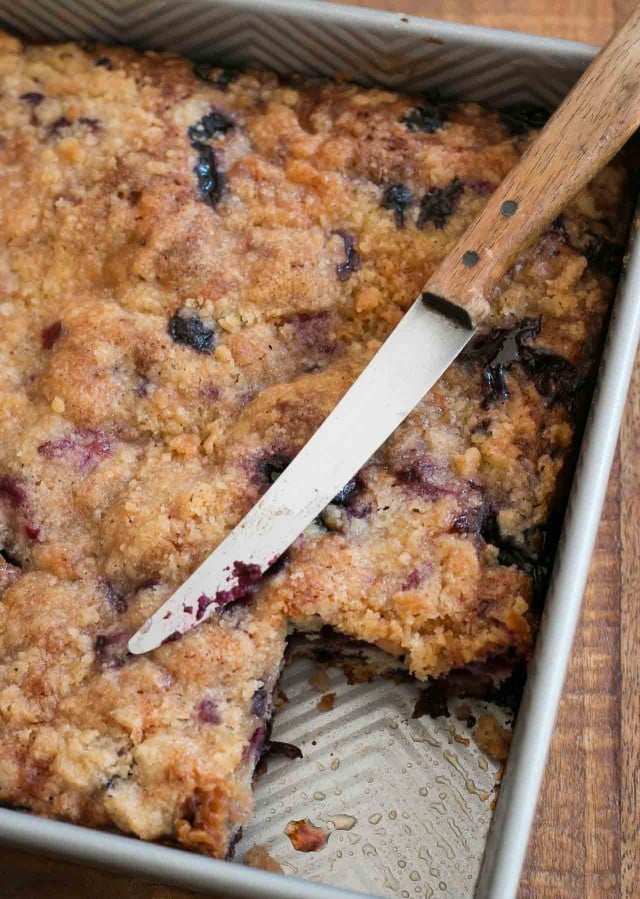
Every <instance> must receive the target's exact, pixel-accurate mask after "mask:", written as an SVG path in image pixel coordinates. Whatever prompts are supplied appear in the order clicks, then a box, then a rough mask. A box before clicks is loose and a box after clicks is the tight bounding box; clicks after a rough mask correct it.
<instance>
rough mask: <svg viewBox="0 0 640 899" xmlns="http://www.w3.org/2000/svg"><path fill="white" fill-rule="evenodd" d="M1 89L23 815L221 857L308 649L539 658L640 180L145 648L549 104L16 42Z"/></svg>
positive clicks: (4, 461)
mask: <svg viewBox="0 0 640 899" xmlns="http://www.w3.org/2000/svg"><path fill="white" fill-rule="evenodd" d="M0 79H1V82H0V83H1V88H0V229H1V234H2V242H1V244H0V360H1V363H0V552H1V555H0V800H1V801H2V802H3V803H5V804H8V805H11V806H18V807H22V808H26V809H29V810H32V811H33V812H35V813H37V814H40V815H45V816H49V817H56V818H62V819H66V820H70V821H76V822H80V823H83V824H88V825H93V826H96V827H115V828H119V829H120V830H122V831H125V832H128V833H132V834H136V835H138V836H139V837H141V838H143V839H148V840H163V841H178V842H179V843H181V844H183V845H184V846H187V847H190V848H192V849H195V850H198V851H201V852H204V853H208V854H210V855H213V856H217V857H225V856H228V855H229V853H230V852H231V850H232V847H233V844H234V840H235V839H236V838H237V835H238V833H239V830H240V828H241V826H242V824H243V822H244V821H246V819H247V818H248V816H249V815H250V814H251V811H252V791H251V783H252V777H253V772H254V769H255V766H256V762H257V760H258V759H259V757H260V754H261V752H262V751H263V750H264V747H265V741H266V739H267V728H268V722H269V719H270V716H271V713H272V694H273V689H274V685H275V683H276V680H277V678H278V675H279V671H280V668H281V665H282V664H283V659H284V653H285V646H286V640H287V630H288V628H293V629H297V630H299V631H302V632H309V631H311V632H313V631H317V630H319V629H320V628H331V629H332V632H333V633H337V634H339V635H341V637H342V638H345V637H348V638H353V639H354V640H356V641H363V642H364V643H366V644H368V645H372V646H375V647H377V648H378V649H382V650H384V651H386V652H387V653H389V654H391V656H393V657H395V658H396V659H397V665H398V666H404V667H405V668H406V669H407V670H409V671H410V672H411V673H412V674H413V675H414V676H415V677H417V678H419V679H428V678H438V677H441V676H444V675H446V674H447V673H448V672H449V671H451V670H453V669H461V668H464V667H465V666H477V665H480V664H490V663H491V662H492V661H496V662H500V663H501V664H503V665H504V663H505V662H506V663H508V664H510V663H512V662H514V661H516V660H519V659H520V660H521V659H526V658H527V656H528V654H529V653H530V650H531V646H532V640H533V635H534V632H535V626H536V617H537V613H538V609H539V600H540V598H541V595H542V593H543V591H544V585H545V573H546V568H547V566H548V561H549V558H550V554H551V551H552V548H553V547H552V543H553V539H552V538H551V537H550V536H549V535H550V531H549V523H550V522H551V521H552V520H553V516H554V515H555V516H556V517H557V515H558V513H559V509H560V508H561V505H562V499H563V495H564V487H563V484H564V483H565V482H566V480H567V478H566V473H567V470H568V467H569V463H570V460H571V456H572V451H573V448H574V446H575V442H576V441H575V438H576V434H577V433H578V431H579V422H580V410H581V408H582V407H583V406H584V402H583V400H584V397H585V396H587V395H588V387H589V383H590V378H591V376H592V374H593V370H594V365H595V364H596V362H597V357H598V352H599V343H600V337H601V333H602V328H603V323H604V321H605V318H606V315H607V311H608V307H609V303H610V300H611V296H612V291H613V286H614V281H615V278H616V275H617V272H618V269H619V266H620V262H621V256H622V246H623V242H624V238H625V232H626V224H627V220H628V215H629V208H628V207H629V193H630V191H629V188H628V179H627V174H626V171H625V168H624V166H623V165H622V163H621V162H620V161H617V162H614V163H613V164H611V165H610V166H609V167H608V168H607V169H606V170H605V171H604V172H603V173H602V174H601V175H599V176H598V178H597V179H596V180H595V181H594V182H593V183H592V184H591V185H590V187H589V188H588V189H586V190H585V191H584V192H583V193H582V194H581V195H580V196H579V197H578V198H577V199H576V200H575V202H574V203H572V204H571V206H570V207H569V208H567V209H566V210H565V212H564V213H563V215H562V216H561V217H560V218H558V219H557V220H556V222H555V223H554V224H553V226H552V227H550V228H549V229H548V230H547V231H546V232H545V233H544V234H543V236H542V237H541V238H540V239H539V240H538V241H537V242H536V244H535V245H534V246H532V247H531V248H530V249H529V250H527V251H526V252H525V253H523V254H522V255H521V257H520V258H519V259H518V261H517V263H516V264H515V265H514V266H513V268H512V269H511V271H510V272H509V274H508V275H507V277H505V278H504V280H503V282H502V283H501V285H500V287H499V288H498V289H497V290H496V291H495V293H494V296H493V298H492V315H491V319H490V321H489V322H488V324H487V327H486V328H485V329H484V331H483V333H482V334H481V336H479V337H478V338H477V339H476V341H475V342H474V343H473V345H472V346H470V347H469V348H468V349H467V351H466V352H465V353H464V354H463V355H462V356H461V357H460V358H459V359H458V361H457V362H456V363H455V364H454V365H452V366H451V367H450V369H449V370H448V371H447V372H446V374H445V375H444V376H443V378H442V379H441V380H440V381H439V383H438V384H437V385H436V386H435V387H434V389H433V390H431V391H430V393H429V394H428V395H427V396H426V397H425V398H424V400H423V401H422V402H421V403H420V405H419V406H418V407H417V408H416V409H415V411H414V412H413V413H412V414H411V416H410V417H409V418H408V419H407V421H406V422H405V423H404V424H403V425H402V426H401V427H400V428H399V429H398V430H397V432H396V433H395V434H394V435H393V436H392V437H391V439H389V440H388V441H387V443H386V444H385V445H384V446H383V447H382V448H381V449H380V450H379V452H377V453H376V454H375V456H374V457H372V459H371V460H370V461H369V463H368V464H367V465H366V466H365V467H364V468H363V469H362V470H361V471H360V472H359V473H358V474H357V476H356V477H355V478H354V479H353V480H352V481H350V482H349V483H348V484H346V485H345V487H344V489H343V490H342V491H341V492H340V493H339V494H338V495H337V496H336V497H335V499H334V500H333V502H332V503H330V504H329V506H328V507H327V508H326V509H325V510H324V511H323V513H322V514H321V515H320V516H319V517H318V519H317V520H316V521H314V522H313V523H312V524H311V525H310V526H309V528H307V530H306V531H305V532H304V533H303V534H301V535H300V537H299V538H298V539H297V541H296V542H295V543H294V544H293V546H292V547H291V549H290V550H289V551H288V553H287V554H286V556H285V557H284V558H283V559H282V560H281V562H280V563H279V564H278V565H277V566H274V568H273V569H272V570H271V571H270V572H269V574H268V576H266V577H265V578H263V579H262V580H261V581H260V582H259V583H257V584H248V586H247V589H246V591H243V592H244V595H243V596H240V597H238V598H237V600H236V601H235V602H232V603H230V604H229V605H228V606H227V607H225V608H224V609H221V610H220V612H219V613H218V614H216V615H214V616H213V617H212V618H211V619H210V620H209V621H207V622H205V623H203V624H202V625H201V626H200V627H199V628H197V629H195V630H194V631H191V632H190V633H188V634H186V635H184V636H183V637H181V638H180V639H178V640H175V641H173V642H170V643H167V644H166V645H163V646H161V647H160V648H159V649H157V650H156V651H154V652H153V653H151V654H148V655H146V656H142V657H135V658H134V657H132V656H130V655H129V654H128V652H127V639H128V637H129V635H130V634H131V633H132V632H134V631H135V630H136V629H137V628H138V627H139V626H140V625H141V624H142V623H143V621H144V620H145V619H146V618H147V617H148V616H149V615H150V614H151V613H152V612H153V611H154V610H155V609H156V608H157V607H158V606H159V605H160V604H161V603H162V602H163V601H164V600H166V599H167V598H168V596H169V595H170V594H171V593H172V592H173V591H174V590H175V588H176V587H177V586H178V585H179V584H180V583H181V582H182V581H183V580H184V579H185V578H186V577H187V576H188V575H189V573H190V572H191V571H193V569H194V568H195V567H196V566H197V565H198V564H200V562H202V560H203V559H204V558H205V557H206V556H207V555H208V553H209V552H210V551H211V550H212V549H213V548H214V547H215V546H216V545H217V544H218V543H219V542H220V541H221V540H222V539H223V537H224V536H225V535H226V534H227V533H228V532H229V531H230V530H231V529H232V528H233V527H234V526H235V525H236V523H237V522H238V521H239V520H240V519H241V518H242V516H243V515H244V514H245V513H246V512H247V511H248V510H249V508H250V507H251V506H252V505H253V504H254V503H255V501H256V499H257V498H258V497H259V496H260V495H261V493H262V492H264V491H265V490H266V489H267V488H268V487H269V485H270V484H271V483H272V482H273V481H274V480H275V479H276V478H277V477H278V476H279V474H280V473H281V472H282V471H283V469H284V468H285V467H286V466H287V465H288V463H289V462H290V460H291V459H292V458H293V457H294V455H295V454H296V453H297V452H298V451H299V449H300V448H301V447H302V446H303V445H304V443H305V441H307V440H308V438H309V437H310V435H311V434H312V433H313V432H314V430H315V429H316V428H317V427H318V425H319V424H320V422H321V421H322V420H323V418H324V417H325V416H326V415H327V414H328V413H329V412H330V411H331V409H332V407H333V406H334V405H335V403H336V402H337V400H338V399H339V398H340V397H341V396H342V394H343V393H344V391H345V390H346V389H347V388H348V386H349V385H350V384H351V383H352V382H353V380H354V379H355V378H356V376H357V375H358V373H359V372H360V371H361V370H362V368H363V367H364V366H365V365H366V364H367V362H368V361H369V360H370V359H371V357H372V356H373V354H374V353H375V352H376V350H377V349H378V348H379V347H380V345H381V344H382V342H383V341H384V339H385V338H386V337H387V335H388V334H389V333H390V332H391V330H392V329H393V328H394V326H395V325H396V324H397V323H398V321H399V320H400V318H401V317H402V315H403V313H404V312H405V311H406V309H407V308H408V307H409V305H410V304H411V303H412V301H413V300H414V298H415V297H416V295H417V294H418V293H419V291H420V289H421V288H422V286H423V285H424V283H425V282H426V281H427V279H428V277H429V275H430V274H431V273H432V271H433V270H434V268H435V267H436V265H437V264H438V262H439V260H441V259H442V258H443V256H444V255H445V254H446V251H447V247H448V246H449V245H450V244H451V242H452V241H453V240H454V239H455V238H456V237H457V236H458V235H460V234H461V232H462V231H463V230H464V229H465V228H466V227H467V225H468V224H469V223H470V221H471V220H472V219H473V218H474V216H475V215H476V214H477V213H478V211H479V210H480V208H481V207H482V204H483V203H484V202H485V200H486V197H487V196H488V195H489V194H490V193H491V192H492V190H494V188H495V187H496V186H497V185H498V184H499V183H500V181H501V179H502V178H503V177H504V176H505V175H506V174H507V172H508V171H509V170H510V169H511V168H512V167H513V166H514V165H515V163H516V162H517V161H518V158H519V156H520V155H521V154H522V152H523V151H524V149H525V148H526V147H527V146H528V144H529V142H530V141H531V140H532V139H533V138H534V137H535V131H536V128H539V127H540V126H541V124H542V123H543V121H544V117H543V116H541V113H540V111H539V110H537V109H535V108H529V107H526V106H519V107H513V108H508V109H504V110H502V111H501V112H494V111H490V110H487V109H483V108H482V107H480V106H479V105H477V104H475V103H452V102H442V101H435V100H428V99H425V98H423V97H421V98H416V97H411V96H407V95H402V94H397V93H391V92H389V91H385V90H378V89H363V88H361V87H358V86H355V85H353V84H351V83H346V82H332V81H323V80H319V79H304V78H298V77H294V76H288V77H286V78H285V77H282V78H278V77H277V76H276V75H274V74H272V73H267V72H243V73H241V72H237V71H230V70H224V69H220V68H216V67H213V66H210V65H202V64H197V65H195V66H193V65H192V64H191V63H190V62H188V61H186V60H183V59H179V58H175V57H170V56H165V55H161V54H157V53H146V54H141V53H137V52H134V51H132V50H127V49H123V48H118V49H104V48H95V47H84V46H78V45H73V44H66V45H56V46H35V45H23V44H22V43H20V42H19V41H18V40H15V39H14V38H12V37H9V36H4V35H3V36H0ZM425 351H428V350H427V348H425Z"/></svg>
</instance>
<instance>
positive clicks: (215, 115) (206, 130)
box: [187, 109, 235, 147]
mask: <svg viewBox="0 0 640 899" xmlns="http://www.w3.org/2000/svg"><path fill="white" fill-rule="evenodd" d="M234 124H235V123H234V122H233V120H232V119H230V118H229V116H228V115H225V113H224V112H222V111H221V110H219V109H212V110H211V112H209V113H207V115H205V116H203V117H202V118H201V119H200V121H199V122H197V123H196V124H195V125H191V127H190V128H189V129H188V131H187V136H188V138H189V143H190V144H191V146H192V147H195V146H197V144H199V143H202V142H203V141H205V140H210V139H211V138H212V137H215V136H216V135H217V134H226V133H227V131H229V129H230V128H233V126H234Z"/></svg>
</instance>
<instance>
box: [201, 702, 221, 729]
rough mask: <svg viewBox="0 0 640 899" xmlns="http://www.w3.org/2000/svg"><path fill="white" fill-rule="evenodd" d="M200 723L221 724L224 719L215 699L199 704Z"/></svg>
mask: <svg viewBox="0 0 640 899" xmlns="http://www.w3.org/2000/svg"><path fill="white" fill-rule="evenodd" d="M198 721H202V723H203V724H220V722H221V721H222V718H221V717H220V712H219V711H218V706H217V704H216V702H215V701H214V700H213V699H203V700H202V701H201V702H200V703H199V704H198Z"/></svg>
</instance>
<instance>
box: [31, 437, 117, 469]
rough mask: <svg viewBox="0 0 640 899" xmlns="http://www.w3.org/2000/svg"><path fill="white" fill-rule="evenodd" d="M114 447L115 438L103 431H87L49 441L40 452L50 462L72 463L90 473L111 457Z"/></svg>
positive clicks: (40, 448) (41, 447)
mask: <svg viewBox="0 0 640 899" xmlns="http://www.w3.org/2000/svg"><path fill="white" fill-rule="evenodd" d="M112 447H113V438H111V437H109V436H108V435H107V434H105V433H104V432H103V431H99V430H90V429H86V430H82V431H74V432H73V433H72V434H70V435H69V436H68V437H61V438H60V439H59V440H47V442H46V443H42V444H40V446H39V447H38V452H39V453H40V455H41V456H43V457H44V458H45V459H47V460H49V461H51V460H61V461H63V462H71V463H72V464H74V465H77V466H78V468H80V469H81V470H83V471H90V470H91V469H92V468H94V467H95V466H96V465H97V464H98V463H99V462H100V461H101V460H102V459H104V458H105V457H106V456H108V455H109V453H110V452H111V449H112Z"/></svg>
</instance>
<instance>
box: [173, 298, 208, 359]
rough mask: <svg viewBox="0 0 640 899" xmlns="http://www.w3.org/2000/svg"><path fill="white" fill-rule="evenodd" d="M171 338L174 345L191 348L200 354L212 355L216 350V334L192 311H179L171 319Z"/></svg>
mask: <svg viewBox="0 0 640 899" xmlns="http://www.w3.org/2000/svg"><path fill="white" fill-rule="evenodd" d="M169 336H170V337H171V339H172V340H173V342H174V343H180V344H182V345H184V346H190V347H191V348H192V349H194V350H196V352H198V353H207V354H209V355H210V354H211V353H212V352H213V350H214V348H215V345H216V341H215V333H214V330H213V328H212V327H210V326H209V325H206V324H205V323H204V322H203V321H202V319H201V318H199V317H198V315H197V313H196V312H194V311H193V310H191V309H179V310H178V311H177V312H176V313H174V315H172V316H171V318H170V319H169Z"/></svg>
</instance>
